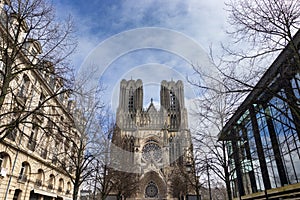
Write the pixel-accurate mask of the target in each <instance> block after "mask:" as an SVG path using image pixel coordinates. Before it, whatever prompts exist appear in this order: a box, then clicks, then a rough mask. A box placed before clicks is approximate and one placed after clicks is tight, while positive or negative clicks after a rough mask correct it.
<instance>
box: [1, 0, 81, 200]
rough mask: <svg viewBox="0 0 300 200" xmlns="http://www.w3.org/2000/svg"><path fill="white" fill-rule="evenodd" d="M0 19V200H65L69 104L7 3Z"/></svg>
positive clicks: (70, 186)
mask: <svg viewBox="0 0 300 200" xmlns="http://www.w3.org/2000/svg"><path fill="white" fill-rule="evenodd" d="M19 3H20V2H19ZM0 14H1V15H0V17H1V18H0V19H1V20H0V35H1V38H0V49H1V54H0V88H1V93H0V95H1V96H0V100H1V108H0V133H1V134H0V138H1V139H0V199H5V200H28V199H30V200H54V199H60V200H63V199H71V198H72V191H73V184H72V181H71V179H70V174H71V175H72V168H71V165H70V163H69V162H68V160H66V153H67V152H68V153H69V152H72V151H71V148H72V145H73V143H72V142H71V141H69V139H70V138H76V137H78V135H79V132H78V131H77V129H76V128H74V127H73V125H72V124H73V123H72V122H73V117H72V116H71V114H70V110H71V108H72V103H70V102H69V101H68V98H69V97H68V94H67V93H65V92H60V91H62V88H63V83H62V79H61V78H59V76H55V66H54V65H53V64H52V63H51V62H49V61H45V60H40V59H39V54H40V53H41V52H42V51H43V49H41V43H40V42H39V41H37V40H32V39H30V38H28V35H27V34H28V25H27V24H26V21H24V20H22V21H20V19H19V18H18V15H17V13H13V12H10V1H6V0H5V1H2V0H0ZM16 44H17V45H16ZM3 52H5V53H3ZM39 69H47V70H39ZM8 79H9V80H8ZM72 141H73V142H74V141H76V139H74V140H72ZM67 170H68V172H69V173H66V172H67Z"/></svg>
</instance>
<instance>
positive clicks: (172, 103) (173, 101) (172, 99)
mask: <svg viewBox="0 0 300 200" xmlns="http://www.w3.org/2000/svg"><path fill="white" fill-rule="evenodd" d="M170 110H176V96H175V93H174V92H173V89H172V90H170Z"/></svg>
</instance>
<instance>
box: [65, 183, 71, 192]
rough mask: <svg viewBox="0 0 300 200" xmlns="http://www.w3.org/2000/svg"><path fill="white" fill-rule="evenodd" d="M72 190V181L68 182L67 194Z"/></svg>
mask: <svg viewBox="0 0 300 200" xmlns="http://www.w3.org/2000/svg"><path fill="white" fill-rule="evenodd" d="M71 190H72V186H71V183H70V182H68V183H67V191H66V194H71Z"/></svg>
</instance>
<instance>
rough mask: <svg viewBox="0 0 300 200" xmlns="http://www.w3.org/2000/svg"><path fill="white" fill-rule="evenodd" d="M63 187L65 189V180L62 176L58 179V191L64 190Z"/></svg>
mask: <svg viewBox="0 0 300 200" xmlns="http://www.w3.org/2000/svg"><path fill="white" fill-rule="evenodd" d="M63 189H64V180H63V179H62V178H61V179H59V181H58V189H57V191H58V192H63Z"/></svg>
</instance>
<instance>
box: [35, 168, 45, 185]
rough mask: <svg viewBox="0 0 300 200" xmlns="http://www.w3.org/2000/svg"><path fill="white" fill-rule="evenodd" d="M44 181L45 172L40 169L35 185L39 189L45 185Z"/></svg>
mask: <svg viewBox="0 0 300 200" xmlns="http://www.w3.org/2000/svg"><path fill="white" fill-rule="evenodd" d="M43 181H44V171H43V170H42V169H39V170H38V172H37V175H36V180H35V185H36V186H37V187H41V186H42V185H43Z"/></svg>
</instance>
